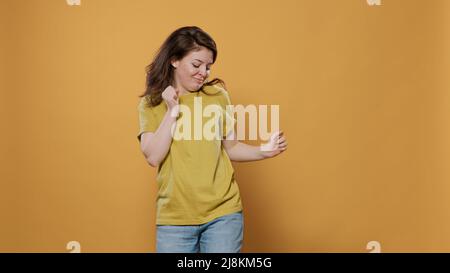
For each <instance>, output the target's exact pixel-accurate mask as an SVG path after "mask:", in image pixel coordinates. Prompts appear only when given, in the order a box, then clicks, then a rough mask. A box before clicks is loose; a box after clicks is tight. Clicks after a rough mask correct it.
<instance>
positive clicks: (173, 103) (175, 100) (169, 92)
mask: <svg viewBox="0 0 450 273" xmlns="http://www.w3.org/2000/svg"><path fill="white" fill-rule="evenodd" d="M178 94H179V91H178V90H177V89H175V88H173V87H172V86H171V85H169V86H167V87H166V89H164V91H163V92H162V98H163V100H164V101H165V102H166V105H167V108H168V111H169V112H170V113H171V116H172V117H177V116H178V113H179V112H180V107H179V97H178Z"/></svg>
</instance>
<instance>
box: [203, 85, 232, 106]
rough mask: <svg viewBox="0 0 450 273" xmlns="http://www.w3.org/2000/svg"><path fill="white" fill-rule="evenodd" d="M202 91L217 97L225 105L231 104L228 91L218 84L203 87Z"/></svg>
mask: <svg viewBox="0 0 450 273" xmlns="http://www.w3.org/2000/svg"><path fill="white" fill-rule="evenodd" d="M204 91H205V93H207V94H210V95H214V96H217V97H218V99H219V100H220V101H221V102H223V103H225V104H229V103H231V102H230V95H229V93H228V91H227V90H226V89H225V88H224V87H223V86H222V85H220V84H215V85H209V86H205V87H204Z"/></svg>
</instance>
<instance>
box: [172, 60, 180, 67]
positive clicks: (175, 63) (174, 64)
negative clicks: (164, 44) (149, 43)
mask: <svg viewBox="0 0 450 273" xmlns="http://www.w3.org/2000/svg"><path fill="white" fill-rule="evenodd" d="M179 64H180V61H171V65H172V67H173V68H177V67H178V65H179Z"/></svg>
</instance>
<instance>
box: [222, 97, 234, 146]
mask: <svg viewBox="0 0 450 273" xmlns="http://www.w3.org/2000/svg"><path fill="white" fill-rule="evenodd" d="M223 94H224V97H225V105H224V107H225V109H224V110H225V112H224V113H225V114H224V117H225V118H224V119H223V120H222V122H223V124H222V126H223V127H222V128H223V131H222V134H223V138H225V137H227V136H228V135H229V134H230V133H231V132H234V126H235V124H236V119H235V118H234V107H233V105H232V104H231V99H230V96H229V94H228V92H227V91H223Z"/></svg>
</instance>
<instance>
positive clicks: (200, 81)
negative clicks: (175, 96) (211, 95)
mask: <svg viewBox="0 0 450 273" xmlns="http://www.w3.org/2000/svg"><path fill="white" fill-rule="evenodd" d="M194 79H195V80H196V81H198V82H199V83H202V82H203V81H204V80H200V79H197V78H194Z"/></svg>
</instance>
